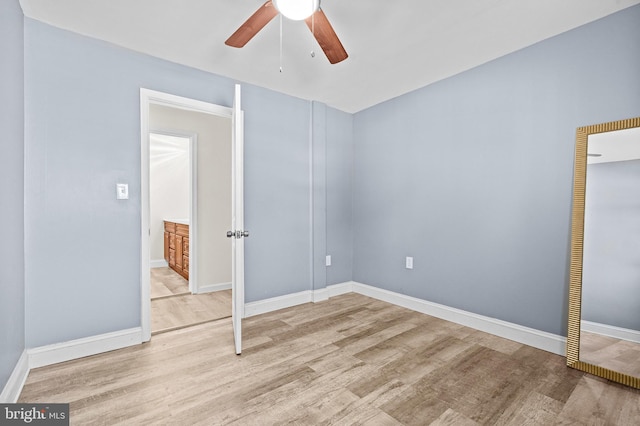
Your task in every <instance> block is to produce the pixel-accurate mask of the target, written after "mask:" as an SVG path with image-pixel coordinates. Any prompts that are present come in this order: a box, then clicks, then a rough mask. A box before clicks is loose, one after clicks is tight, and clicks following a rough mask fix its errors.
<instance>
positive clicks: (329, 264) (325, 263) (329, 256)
mask: <svg viewBox="0 0 640 426" xmlns="http://www.w3.org/2000/svg"><path fill="white" fill-rule="evenodd" d="M324 265H325V266H331V255H330V254H328V255H327V257H326V258H325V261H324Z"/></svg>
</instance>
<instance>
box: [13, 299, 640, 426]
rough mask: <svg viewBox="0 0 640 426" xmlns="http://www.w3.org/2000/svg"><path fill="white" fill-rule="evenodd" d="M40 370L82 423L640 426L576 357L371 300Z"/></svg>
mask: <svg viewBox="0 0 640 426" xmlns="http://www.w3.org/2000/svg"><path fill="white" fill-rule="evenodd" d="M243 330H244V350H243V353H242V355H241V356H236V355H234V350H233V336H232V329H231V321H230V320H229V319H225V320H220V321H216V322H210V323H206V324H202V325H199V326H195V327H190V328H184V329H180V330H177V331H173V332H169V333H164V334H161V335H158V336H154V337H153V338H152V340H151V342H149V343H146V344H143V345H138V346H135V347H130V348H125V349H121V350H117V351H113V352H110V353H106V354H101V355H96V356H92V357H87V358H84V359H80V360H75V361H69V362H66V363H62V364H58V365H53V366H48V367H43V368H39V369H35V370H33V371H32V372H31V373H30V374H29V377H28V379H27V382H26V385H25V387H24V390H23V392H22V395H21V397H20V401H21V402H50V403H55V402H68V403H70V408H71V424H76V425H90V424H97V425H103V424H104V425H118V424H119V425H144V424H154V425H155V424H160V425H226V424H234V425H273V424H295V425H332V424H339V425H354V424H370V425H429V424H432V425H477V424H481V425H518V426H520V425H527V424H529V425H556V424H566V425H569V424H571V425H588V424H602V425H625V426H626V425H637V424H638V420H639V419H640V391H638V390H634V389H631V388H626V387H624V386H621V385H617V384H613V383H609V382H607V381H605V380H602V379H599V378H596V377H593V376H589V375H587V374H585V373H582V372H580V371H577V370H573V369H570V368H567V367H566V366H565V359H564V358H563V357H560V356H557V355H553V354H551V353H548V352H544V351H541V350H537V349H534V348H531V347H528V346H525V345H522V344H519V343H515V342H512V341H509V340H505V339H502V338H499V337H495V336H492V335H489V334H486V333H482V332H479V331H475V330H473V329H470V328H467V327H463V326H460V325H457V324H453V323H449V322H446V321H443V320H439V319H436V318H433V317H429V316H426V315H423V314H419V313H416V312H413V311H409V310H407V309H404V308H400V307H397V306H394V305H390V304H387V303H384V302H380V301H377V300H374V299H370V298H367V297H365V296H362V295H358V294H353V293H351V294H346V295H342V296H338V297H335V298H332V299H330V300H329V301H326V302H321V303H316V304H305V305H300V306H297V307H294V308H289V309H285V310H281V311H277V312H272V313H269V314H264V315H260V316H255V317H251V318H248V319H246V320H244V321H243Z"/></svg>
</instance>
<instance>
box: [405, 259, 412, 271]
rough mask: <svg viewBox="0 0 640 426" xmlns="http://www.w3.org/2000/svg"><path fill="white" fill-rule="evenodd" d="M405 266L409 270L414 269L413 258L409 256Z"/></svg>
mask: <svg viewBox="0 0 640 426" xmlns="http://www.w3.org/2000/svg"><path fill="white" fill-rule="evenodd" d="M404 266H405V268H407V269H413V257H409V256H407V259H406V261H405V265H404Z"/></svg>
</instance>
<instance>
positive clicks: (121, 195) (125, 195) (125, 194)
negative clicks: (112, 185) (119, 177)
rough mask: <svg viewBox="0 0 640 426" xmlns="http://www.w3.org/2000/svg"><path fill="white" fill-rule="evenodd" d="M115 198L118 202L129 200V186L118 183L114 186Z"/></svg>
mask: <svg viewBox="0 0 640 426" xmlns="http://www.w3.org/2000/svg"><path fill="white" fill-rule="evenodd" d="M116 198H117V199H118V200H128V199H129V184H127V183H118V184H116Z"/></svg>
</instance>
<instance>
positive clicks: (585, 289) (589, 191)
mask: <svg viewBox="0 0 640 426" xmlns="http://www.w3.org/2000/svg"><path fill="white" fill-rule="evenodd" d="M567 365H568V366H569V367H572V368H576V369H578V370H581V371H584V372H587V373H590V374H594V375H596V376H599V377H603V378H605V379H608V380H611V381H614V382H617V383H622V384H624V385H627V386H631V387H634V388H637V389H640V117H637V118H631V119H626V120H619V121H613V122H609V123H602V124H596V125H592V126H585V127H579V128H578V129H577V131H576V151H575V166H574V184H573V214H572V225H571V264H570V280H569V327H568V336H567Z"/></svg>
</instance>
